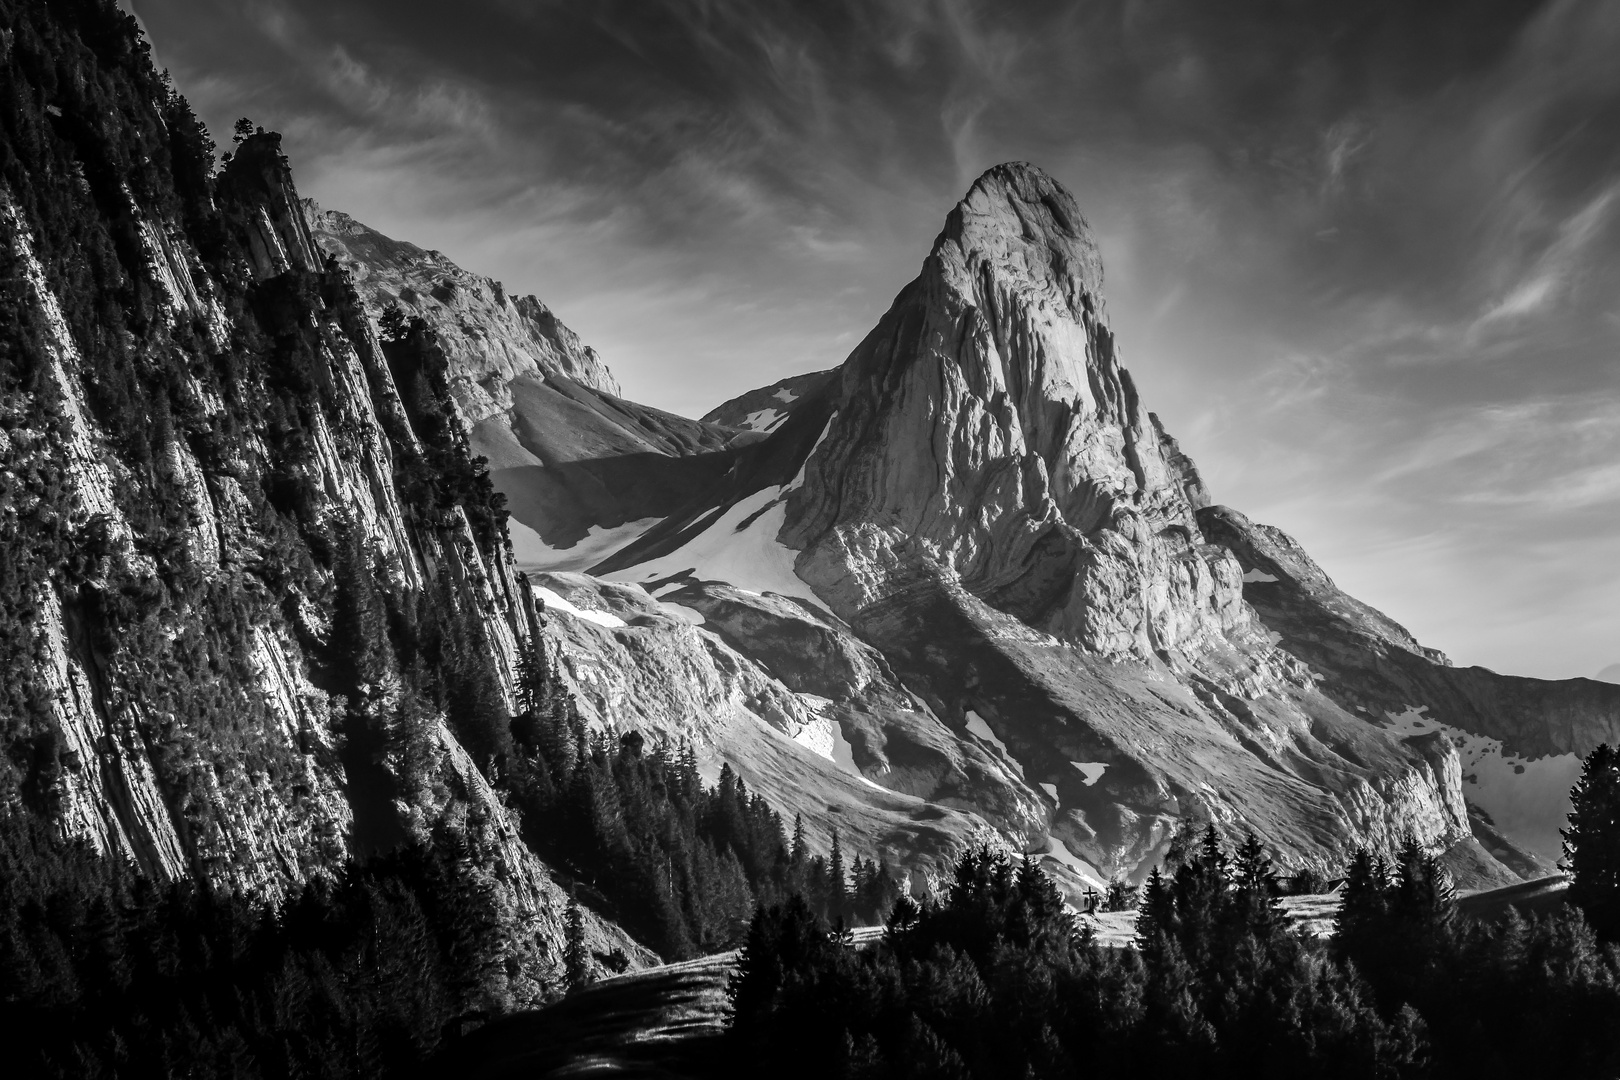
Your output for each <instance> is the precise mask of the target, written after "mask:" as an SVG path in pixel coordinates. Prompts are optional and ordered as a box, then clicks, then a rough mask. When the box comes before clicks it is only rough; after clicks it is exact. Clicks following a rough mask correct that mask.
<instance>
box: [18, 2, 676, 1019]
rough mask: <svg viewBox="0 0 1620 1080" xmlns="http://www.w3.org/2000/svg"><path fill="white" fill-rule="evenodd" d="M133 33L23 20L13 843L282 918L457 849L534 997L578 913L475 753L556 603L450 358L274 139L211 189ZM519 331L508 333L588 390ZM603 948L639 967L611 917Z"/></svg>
mask: <svg viewBox="0 0 1620 1080" xmlns="http://www.w3.org/2000/svg"><path fill="white" fill-rule="evenodd" d="M109 7H110V5H109ZM128 23H130V21H129V20H128V19H127V18H126V17H124V16H122V15H119V14H117V13H116V12H115V11H114V12H109V11H107V10H105V9H102V8H99V7H97V6H95V5H83V6H80V7H74V6H71V5H61V6H56V7H53V8H50V9H46V8H45V7H43V6H36V5H29V6H25V7H21V8H19V7H16V6H13V5H7V6H6V7H5V9H4V10H3V11H0V67H3V69H4V72H3V77H4V79H5V80H6V101H7V102H8V103H14V104H16V107H15V108H12V107H8V108H7V110H6V115H4V116H3V117H0V121H3V124H0V135H3V139H0V141H3V148H0V264H3V271H0V418H3V420H0V670H4V672H5V678H4V681H3V685H0V742H3V744H4V750H5V755H4V763H3V766H0V802H3V809H4V813H5V815H6V817H7V819H8V824H7V828H8V829H12V828H16V829H18V830H19V832H20V831H21V830H20V826H18V825H17V823H16V819H17V816H18V815H27V816H33V817H36V818H38V819H40V820H43V821H47V822H50V823H51V824H52V825H54V826H55V827H56V828H57V829H58V830H59V831H60V832H62V833H65V834H66V835H67V836H69V837H72V838H75V839H78V840H81V841H83V842H84V843H85V844H87V845H89V846H91V847H92V848H94V849H96V850H98V851H99V852H101V853H103V854H105V855H107V856H109V857H112V858H114V859H120V860H129V861H131V862H133V863H135V864H136V865H137V866H138V867H139V868H140V869H141V870H142V871H143V872H144V873H145V874H146V875H148V876H150V877H152V878H155V879H157V880H159V881H163V880H172V879H177V878H181V879H184V878H190V879H194V880H196V881H199V882H202V883H205V884H206V885H208V886H210V887H212V888H214V889H216V890H219V891H221V892H223V893H225V894H230V893H233V892H234V893H239V894H242V895H245V896H248V897H252V898H257V899H263V900H274V899H276V898H278V897H283V896H286V895H289V894H291V893H293V892H295V891H296V890H298V889H299V888H300V887H301V886H302V885H303V884H304V883H305V882H308V881H311V880H317V879H320V878H323V877H331V876H332V875H333V874H335V873H337V872H338V871H339V870H340V869H341V868H342V867H343V866H344V865H345V864H346V863H347V861H348V860H349V859H350V857H351V856H352V855H364V854H365V853H367V852H368V851H375V850H378V849H382V848H387V847H391V846H393V845H395V844H398V843H400V842H402V841H408V840H415V841H418V842H421V843H436V842H440V841H441V840H442V839H443V838H445V837H450V838H451V842H452V843H453V845H454V846H455V848H456V850H457V851H459V852H460V856H459V857H461V858H462V859H463V860H464V861H465V863H466V865H467V867H468V872H469V873H471V874H473V875H474V876H475V877H476V880H477V883H478V884H477V890H478V895H479V896H480V897H482V898H483V901H482V902H484V903H485V904H486V905H487V906H488V908H489V914H490V916H491V917H492V919H493V924H494V925H495V926H497V927H498V933H499V935H500V936H501V945H500V948H499V949H497V950H495V951H496V953H497V954H499V955H501V956H504V957H509V958H510V959H511V963H510V964H509V965H507V966H504V967H502V968H501V969H500V970H498V971H492V972H490V980H489V983H488V991H489V994H490V995H491V997H490V1000H489V1002H488V1004H489V1005H490V1007H497V1008H504V1007H511V1006H514V1005H521V1004H525V1003H533V1002H537V1001H539V1000H542V999H543V998H544V997H545V996H546V995H547V994H549V993H553V992H555V990H556V987H557V986H558V985H560V981H561V965H562V960H563V951H564V910H565V908H566V906H567V903H568V898H567V895H566V894H565V892H564V891H563V889H562V888H561V887H560V886H559V885H558V884H556V883H555V882H554V881H553V879H552V877H551V874H550V872H549V870H548V868H547V867H546V866H545V865H543V864H542V863H541V862H540V861H539V860H538V859H537V858H536V857H535V856H534V854H533V853H532V852H531V851H530V849H529V848H528V847H527V846H526V845H525V844H524V843H523V841H522V840H521V839H520V836H519V830H518V822H517V821H516V820H515V819H514V817H513V815H512V814H511V813H510V812H509V811H508V810H507V808H506V806H505V805H504V804H503V802H502V800H501V799H500V798H499V797H498V796H497V795H496V793H495V791H494V790H493V789H492V787H491V785H490V783H489V780H488V779H487V775H486V774H487V767H488V765H487V762H484V761H475V758H474V756H473V754H471V753H469V750H468V747H467V746H466V745H465V744H464V741H463V740H464V739H465V738H467V737H468V735H469V733H476V732H477V731H478V730H479V725H480V724H481V723H484V722H485V721H484V720H480V719H479V718H480V717H481V716H484V717H485V719H486V720H487V717H488V716H498V718H499V722H500V723H501V724H502V725H504V724H505V723H506V722H507V717H508V715H509V713H510V712H511V708H512V694H513V687H514V682H515V679H516V675H517V669H518V666H519V665H518V659H517V658H518V656H519V654H520V651H521V650H522V649H523V648H524V647H525V646H526V644H527V643H528V642H529V641H530V640H532V639H533V638H534V635H535V634H536V633H537V632H538V631H537V626H536V622H535V618H534V611H535V603H534V600H533V597H532V596H531V595H530V593H529V592H528V591H527V590H526V586H525V585H524V583H523V582H522V581H521V580H520V579H518V578H517V577H515V576H514V574H513V572H512V570H511V567H510V565H509V563H508V560H507V555H506V546H505V542H504V537H503V534H502V531H501V528H500V524H501V523H500V519H499V515H498V513H496V512H495V511H496V508H495V507H494V506H493V504H492V500H491V499H490V498H489V495H488V492H487V488H480V486H479V485H478V483H477V482H476V480H477V477H476V470H475V469H474V468H473V467H472V463H471V460H470V455H469V454H468V452H467V449H466V446H465V437H464V435H462V434H461V433H460V429H459V426H458V425H457V424H453V423H449V422H447V420H448V419H453V417H454V410H455V404H456V403H455V401H454V400H453V398H452V396H451V394H450V392H449V388H448V385H447V383H446V378H445V376H446V371H447V369H446V367H445V361H444V357H443V355H442V353H441V352H440V351H438V350H437V349H436V347H435V346H434V345H433V343H432V342H431V340H430V339H429V338H427V337H426V336H425V335H424V334H421V333H416V334H414V335H413V336H412V337H411V338H410V339H409V340H401V341H398V342H394V343H391V344H388V345H386V346H385V345H384V343H383V342H381V341H379V339H378V337H377V335H376V334H375V333H374V332H373V330H372V327H371V323H370V320H369V319H368V317H367V308H366V306H365V303H364V301H363V300H362V298H361V297H360V296H359V295H358V294H357V293H356V292H355V290H354V288H353V286H352V283H351V280H350V279H349V278H348V276H347V275H346V273H345V272H343V271H342V270H341V268H339V267H337V266H336V265H335V264H332V263H331V262H330V261H329V260H328V259H327V257H326V256H325V255H324V254H323V253H322V252H321V251H320V250H319V249H318V248H317V247H316V246H315V243H314V240H313V236H312V234H311V231H310V229H309V226H308V223H307V221H306V217H305V208H304V206H303V204H302V203H301V202H300V199H299V197H298V194H297V192H296V190H295V188H294V186H293V183H292V178H291V173H290V171H289V168H288V164H287V161H286V159H285V158H284V157H283V155H282V154H281V151H280V149H279V139H278V137H277V136H274V135H267V134H264V133H262V132H261V133H259V134H256V135H253V136H250V137H248V138H247V139H246V140H245V141H242V142H240V143H239V145H237V146H235V147H234V148H233V154H232V156H231V159H230V160H229V162H228V164H227V165H226V166H225V167H224V168H223V169H222V170H219V171H218V172H217V173H216V171H215V160H214V147H213V146H212V143H211V142H210V141H209V139H208V136H207V134H206V132H204V131H203V129H202V128H201V126H200V125H199V124H198V122H197V121H196V119H195V117H194V116H193V115H192V114H191V112H190V109H189V108H188V107H187V106H186V103H185V102H184V100H183V99H182V98H180V97H179V95H178V94H176V93H175V92H174V91H173V90H172V88H170V87H169V86H168V85H167V83H166V82H165V81H163V80H161V79H160V78H159V77H158V76H157V74H156V73H155V72H154V71H153V69H152V66H151V64H150V61H149V59H148V57H147V55H146V53H145V47H144V45H143V44H142V43H141V42H140V39H139V37H138V35H137V34H136V32H135V30H134V28H133V26H132V24H131V25H125V24H128ZM516 309H517V311H518V315H517V316H514V318H513V320H512V321H510V322H509V323H506V324H502V325H503V326H514V327H521V328H522V329H524V331H525V332H529V331H530V330H532V331H533V332H534V335H535V340H536V341H539V339H541V338H544V339H545V341H546V342H550V343H552V344H553V345H555V347H556V350H557V351H558V353H559V355H561V354H566V355H564V356H563V359H556V360H555V362H556V363H557V364H563V362H564V360H566V359H568V358H569V357H571V358H572V359H573V360H574V361H577V362H578V365H585V366H584V367H583V368H581V367H579V366H576V367H575V368H572V369H570V370H575V372H576V373H582V372H583V374H585V375H589V374H590V371H589V368H588V361H589V360H590V354H589V353H588V352H583V351H580V350H577V349H575V350H574V351H573V352H572V353H569V352H568V349H569V348H570V347H571V346H570V339H569V338H568V337H567V336H566V335H565V334H563V333H561V332H552V333H551V335H550V336H549V337H547V336H546V334H547V332H546V330H545V315H544V309H543V308H540V307H539V306H538V305H537V304H536V303H533V302H518V303H517V304H516ZM455 344H456V345H457V348H458V361H457V363H458V365H459V366H458V370H460V371H465V370H468V366H469V365H470V364H472V363H473V359H472V357H473V356H474V353H473V352H472V351H471V350H470V348H468V347H464V346H465V343H464V342H461V341H459V340H458V341H455ZM535 347H536V350H539V348H540V346H539V345H538V344H537V345H536V346H535ZM496 355H497V354H494V353H480V354H477V356H478V357H480V358H481V362H488V363H491V364H494V363H495V362H496V361H495V360H494V359H492V357H494V356H496ZM499 356H500V357H504V358H505V359H506V360H508V361H510V362H509V363H508V367H507V368H502V369H501V370H503V371H504V370H508V369H510V370H525V371H526V370H530V369H531V368H532V367H533V366H534V364H537V363H540V362H542V361H544V362H548V363H549V362H553V360H554V358H553V357H552V354H550V353H546V354H544V356H539V355H536V356H531V357H530V358H528V359H527V360H524V359H523V358H521V357H520V358H518V359H512V358H511V356H512V354H508V353H501V354H499ZM486 714H487V715H486ZM474 749H475V750H476V747H475V748H474ZM586 936H587V938H588V939H589V941H590V944H591V947H592V951H593V952H597V953H603V954H610V953H612V951H613V950H616V949H617V950H621V951H623V952H624V953H625V955H626V957H627V959H628V960H630V961H631V962H634V961H636V960H637V959H640V960H646V959H648V958H649V954H647V952H646V951H645V950H644V949H641V948H640V947H639V946H638V945H636V944H635V943H634V942H632V941H630V940H629V939H628V938H627V937H626V936H625V935H624V934H623V933H622V932H621V931H620V930H618V928H617V927H615V926H613V925H611V924H608V923H605V922H603V921H601V920H598V919H596V918H594V917H591V918H589V919H588V924H587V927H586Z"/></svg>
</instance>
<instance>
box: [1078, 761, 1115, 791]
mask: <svg viewBox="0 0 1620 1080" xmlns="http://www.w3.org/2000/svg"><path fill="white" fill-rule="evenodd" d="M1069 764H1070V765H1073V766H1074V767H1075V768H1077V769H1079V770H1080V775H1082V776H1084V777H1085V778H1086V779H1085V785H1086V787H1090V786H1091V785H1092V784H1095V783H1096V782H1097V781H1098V780H1101V779H1102V774H1103V772H1104V771H1105V770H1106V769H1107V768H1108V762H1106V761H1071V762H1069Z"/></svg>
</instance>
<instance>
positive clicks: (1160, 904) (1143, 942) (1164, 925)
mask: <svg viewBox="0 0 1620 1080" xmlns="http://www.w3.org/2000/svg"><path fill="white" fill-rule="evenodd" d="M1175 927H1176V900H1175V896H1174V895H1172V893H1171V892H1170V884H1169V882H1167V881H1165V879H1164V875H1163V874H1161V873H1160V872H1159V868H1158V867H1157V866H1155V867H1154V868H1153V871H1152V873H1150V874H1148V879H1147V883H1146V884H1145V885H1143V886H1142V902H1141V904H1140V905H1139V906H1138V907H1137V909H1136V938H1137V941H1138V943H1139V945H1138V947H1139V948H1141V949H1142V950H1143V951H1146V950H1147V949H1148V948H1150V947H1151V946H1152V944H1153V942H1154V939H1155V938H1156V937H1157V936H1158V935H1161V934H1162V935H1170V934H1173V933H1175Z"/></svg>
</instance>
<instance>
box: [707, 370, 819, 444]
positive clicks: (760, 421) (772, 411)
mask: <svg viewBox="0 0 1620 1080" xmlns="http://www.w3.org/2000/svg"><path fill="white" fill-rule="evenodd" d="M837 376H838V369H837V368H829V369H828V370H826V371H812V372H810V373H809V374H806V375H789V376H788V377H787V378H785V379H780V380H778V381H776V382H774V383H772V384H771V385H769V386H762V387H760V388H759V389H758V390H750V391H748V393H746V394H741V395H739V396H737V397H734V398H732V399H731V400H730V401H728V402H726V403H725V404H723V405H718V406H716V407H715V408H714V409H713V410H711V411H710V412H709V413H708V414H706V415H705V416H704V417H703V420H704V422H705V423H710V424H719V425H721V426H722V427H731V428H739V429H742V430H746V431H764V432H771V431H775V430H776V429H777V428H778V427H780V426H781V425H782V423H783V421H785V420H786V419H787V418H788V416H789V415H791V414H792V412H793V410H794V408H795V407H796V406H797V405H798V403H799V402H801V401H803V400H804V399H805V398H806V397H808V396H810V395H813V394H814V393H815V392H816V391H817V390H820V389H821V388H822V387H823V386H825V385H826V384H827V383H829V382H831V381H833V380H834V379H836V378H837Z"/></svg>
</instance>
